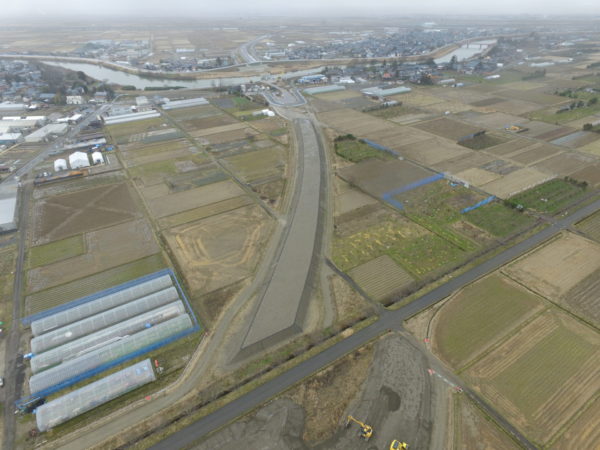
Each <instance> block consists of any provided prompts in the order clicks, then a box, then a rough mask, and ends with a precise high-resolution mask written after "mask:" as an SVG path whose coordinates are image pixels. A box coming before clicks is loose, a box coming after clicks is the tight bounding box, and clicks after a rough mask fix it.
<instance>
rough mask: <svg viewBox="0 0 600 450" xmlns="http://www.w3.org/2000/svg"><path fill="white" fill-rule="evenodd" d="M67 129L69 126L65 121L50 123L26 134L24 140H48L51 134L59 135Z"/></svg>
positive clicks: (33, 141) (32, 141) (34, 141)
mask: <svg viewBox="0 0 600 450" xmlns="http://www.w3.org/2000/svg"><path fill="white" fill-rule="evenodd" d="M68 129H69V126H68V125H67V124H66V123H51V124H48V125H46V126H45V127H42V128H40V129H39V130H36V131H34V132H33V133H31V134H30V135H28V136H26V137H25V142H31V143H36V142H44V141H47V140H49V139H50V138H51V137H52V136H61V135H63V134H65V133H66V132H67V130H68Z"/></svg>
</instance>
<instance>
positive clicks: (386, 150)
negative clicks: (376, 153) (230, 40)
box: [363, 139, 400, 156]
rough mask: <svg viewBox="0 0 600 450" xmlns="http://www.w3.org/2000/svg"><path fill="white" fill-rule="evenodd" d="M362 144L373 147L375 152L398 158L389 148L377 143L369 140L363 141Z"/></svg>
mask: <svg viewBox="0 0 600 450" xmlns="http://www.w3.org/2000/svg"><path fill="white" fill-rule="evenodd" d="M363 141H364V143H365V144H367V145H369V146H371V147H373V148H374V149H375V150H381V151H382V152H386V153H390V154H392V155H394V156H400V155H399V154H398V153H397V152H395V151H394V150H392V149H391V148H387V147H384V146H383V145H380V144H378V143H377V142H373V141H371V140H369V139H363Z"/></svg>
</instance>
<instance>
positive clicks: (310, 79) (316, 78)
mask: <svg viewBox="0 0 600 450" xmlns="http://www.w3.org/2000/svg"><path fill="white" fill-rule="evenodd" d="M327 81H328V79H327V77H326V76H325V75H305V76H303V77H300V78H298V83H300V84H318V83H327Z"/></svg>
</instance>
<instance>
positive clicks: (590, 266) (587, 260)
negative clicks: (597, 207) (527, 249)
mask: <svg viewBox="0 0 600 450" xmlns="http://www.w3.org/2000/svg"><path fill="white" fill-rule="evenodd" d="M598 268H600V244H597V243H596V242H593V241H590V240H588V239H586V238H584V237H581V236H578V235H576V234H573V233H569V232H563V233H562V234H561V235H560V236H559V237H558V238H556V239H554V240H552V241H550V242H549V243H547V244H545V245H543V246H542V247H538V248H537V249H536V250H534V251H533V252H531V253H529V254H527V255H525V256H524V257H522V258H520V259H518V260H517V261H515V262H513V263H511V264H509V265H508V266H506V267H505V268H504V269H503V271H504V272H505V273H506V274H508V275H509V276H510V277H511V278H513V279H515V280H517V281H519V282H520V283H521V284H523V285H525V286H527V287H529V289H531V290H533V291H536V292H538V293H539V294H541V295H543V296H544V297H547V298H550V299H552V298H558V297H560V296H561V295H564V294H566V293H567V292H568V291H569V290H570V289H571V288H573V287H574V286H575V285H577V283H579V282H580V281H582V280H583V279H584V278H585V277H587V276H588V275H590V274H591V273H592V272H594V271H595V270H597V269H598Z"/></svg>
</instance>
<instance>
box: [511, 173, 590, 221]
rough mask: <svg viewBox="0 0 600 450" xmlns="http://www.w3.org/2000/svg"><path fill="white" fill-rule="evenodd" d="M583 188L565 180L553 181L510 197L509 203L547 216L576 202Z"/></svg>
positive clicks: (582, 192) (583, 191)
mask: <svg viewBox="0 0 600 450" xmlns="http://www.w3.org/2000/svg"><path fill="white" fill-rule="evenodd" d="M584 194H585V188H584V187H581V186H578V185H576V184H574V183H571V182H569V181H566V180H561V179H558V178H556V179H554V180H550V181H547V182H546V183H543V184H540V185H538V186H536V187H533V188H531V189H529V190H527V191H525V192H521V193H520V194H517V195H515V196H514V197H511V199H510V201H511V202H513V203H516V204H520V205H523V206H524V207H525V208H529V209H534V210H536V211H540V212H543V213H548V214H555V213H557V212H559V211H561V210H562V209H564V208H566V207H567V206H569V205H570V204H571V203H573V202H575V201H577V200H578V199H579V198H581V197H582V196H583V195H584Z"/></svg>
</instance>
